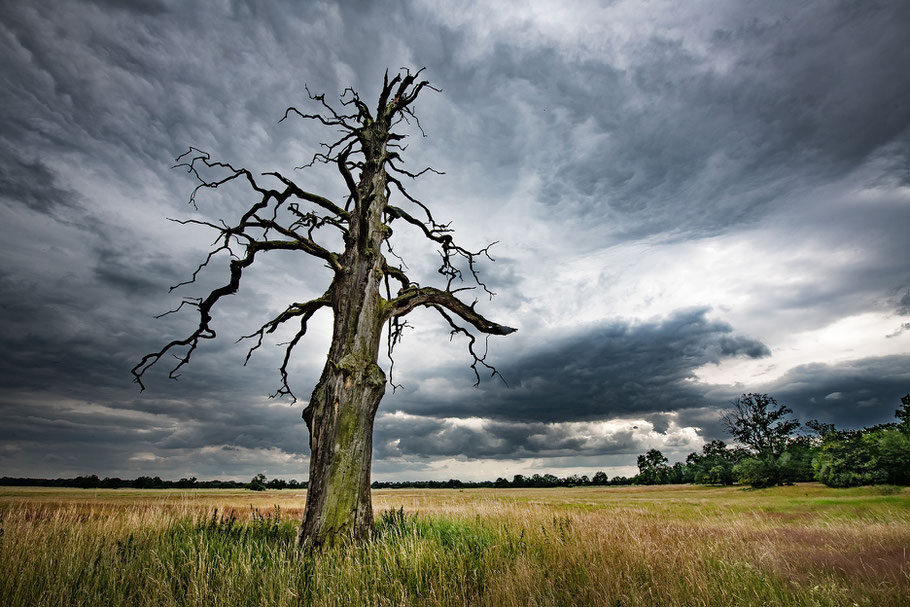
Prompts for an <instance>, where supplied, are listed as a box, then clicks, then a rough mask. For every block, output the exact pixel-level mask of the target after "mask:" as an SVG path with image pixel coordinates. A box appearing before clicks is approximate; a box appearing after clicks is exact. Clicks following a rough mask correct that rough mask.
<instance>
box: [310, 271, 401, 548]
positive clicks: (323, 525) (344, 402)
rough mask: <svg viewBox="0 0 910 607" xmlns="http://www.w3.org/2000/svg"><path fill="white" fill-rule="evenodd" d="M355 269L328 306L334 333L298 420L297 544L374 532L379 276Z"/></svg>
mask: <svg viewBox="0 0 910 607" xmlns="http://www.w3.org/2000/svg"><path fill="white" fill-rule="evenodd" d="M368 261H369V260H362V261H361V263H354V264H352V266H353V267H351V268H350V271H349V273H347V274H346V275H345V277H344V280H343V281H342V282H341V283H340V284H339V285H338V287H339V288H338V289H337V290H336V293H335V302H334V303H333V307H334V309H335V310H334V311H335V330H334V334H333V338H332V347H331V349H330V350H329V356H328V360H327V361H326V365H325V368H324V369H323V372H322V377H321V378H320V380H319V383H318V384H317V385H316V389H315V390H314V391H313V396H312V397H311V398H310V402H309V404H308V405H307V407H306V408H305V409H304V412H303V416H304V419H305V420H306V422H307V426H308V427H309V430H310V478H309V487H308V489H307V500H306V511H305V513H304V520H303V525H302V527H301V529H300V537H299V541H300V542H301V543H302V544H303V545H305V546H321V545H324V544H333V543H335V542H337V541H339V540H340V541H346V540H353V541H357V540H362V539H365V538H367V537H368V536H369V534H370V533H371V532H372V527H373V510H372V501H371V496H370V464H371V461H372V455H373V420H374V418H375V417H376V409H377V408H378V407H379V401H380V400H381V399H382V395H383V394H384V393H385V383H386V377H385V373H383V372H382V369H380V368H379V365H377V364H376V363H377V359H378V355H379V341H380V337H381V333H382V318H383V315H382V305H383V304H382V299H381V298H380V296H379V285H378V274H377V273H376V272H375V271H374V268H373V267H372V265H373V264H371V263H368Z"/></svg>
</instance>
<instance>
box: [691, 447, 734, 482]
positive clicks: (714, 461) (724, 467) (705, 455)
mask: <svg viewBox="0 0 910 607" xmlns="http://www.w3.org/2000/svg"><path fill="white" fill-rule="evenodd" d="M745 455H746V453H745V452H744V451H743V450H742V449H730V448H728V447H727V444H726V443H725V442H724V441H721V440H713V441H711V442H709V443H706V444H705V445H704V446H703V447H702V453H701V454H698V453H691V454H689V456H688V457H687V458H686V464H687V466H688V468H689V470H690V471H691V472H690V474H691V476H692V482H695V483H699V484H702V485H732V484H733V479H734V476H733V468H734V466H736V464H737V463H738V462H739V461H740V460H741V459H743V457H745Z"/></svg>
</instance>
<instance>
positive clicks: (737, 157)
mask: <svg viewBox="0 0 910 607" xmlns="http://www.w3.org/2000/svg"><path fill="white" fill-rule="evenodd" d="M908 22H910V9H908V7H907V6H906V5H905V4H903V3H887V4H880V5H864V7H863V9H857V8H856V7H855V6H853V5H847V4H841V3H832V4H817V3H816V4H812V5H811V6H807V7H805V8H799V7H796V6H795V5H792V4H780V5H778V6H776V7H775V8H774V10H770V11H769V10H766V9H765V7H764V6H763V7H762V8H761V10H760V11H757V12H754V13H753V12H751V9H750V8H749V7H748V6H746V5H741V4H739V5H737V4H728V5H725V7H724V8H723V9H722V10H718V11H717V13H716V14H715V15H712V18H711V20H710V21H709V23H712V24H715V27H716V29H715V30H714V31H713V33H711V34H710V36H709V37H708V40H706V41H705V44H706V48H704V49H702V50H701V51H700V52H698V53H696V52H695V51H693V50H691V49H690V48H689V47H688V45H687V44H686V42H687V40H685V39H682V40H681V39H679V38H677V37H675V35H674V34H668V33H660V32H658V33H654V34H653V35H651V36H650V37H648V38H646V39H642V40H637V41H636V43H635V44H634V46H633V47H632V48H631V49H628V50H627V52H628V55H629V56H628V57H627V59H628V61H629V63H630V65H629V67H626V68H620V67H614V66H611V65H609V64H605V63H602V62H598V61H595V60H584V59H578V58H576V57H574V56H573V55H571V54H568V53H566V54H563V53H560V52H558V50H556V49H552V48H530V49H529V48H528V47H527V46H526V45H523V44H518V43H516V44H514V45H512V44H510V41H509V40H508V39H506V40H503V41H502V42H501V43H498V44H493V45H491V47H490V49H489V51H488V54H487V55H484V57H483V58H484V64H483V66H479V67H478V68H477V69H476V70H474V71H472V72H471V73H470V74H464V75H463V77H465V78H468V79H469V80H468V81H467V82H466V83H463V84H461V85H460V86H459V87H458V90H456V91H454V92H453V93H452V94H453V95H455V96H458V95H463V96H466V97H471V99H472V101H468V102H467V103H475V104H476V103H478V102H479V101H481V99H482V101H481V102H482V103H493V104H495V105H497V106H499V107H512V108H515V109H516V110H517V109H518V108H517V107H516V99H521V101H523V102H525V103H526V104H527V105H529V106H530V107H529V108H528V109H527V111H526V112H525V113H526V114H527V118H529V119H531V120H534V121H535V122H536V123H537V124H536V127H537V129H538V132H539V133H540V134H541V135H542V137H541V139H539V140H537V139H533V137H534V135H533V134H529V131H528V130H527V129H525V127H524V125H523V124H521V123H517V122H515V121H510V120H508V119H503V118H500V119H498V120H497V119H495V118H494V117H493V116H492V115H490V114H484V113H483V112H481V111H478V112H477V114H478V118H477V120H476V131H475V130H472V129H471V128H470V127H469V128H468V129H467V130H464V129H463V130H462V133H463V135H462V137H464V138H465V139H467V138H469V137H474V136H476V135H478V134H479V133H481V132H482V133H483V134H484V136H483V137H482V138H480V137H477V139H478V140H480V139H482V140H484V141H494V142H496V143H497V145H492V146H487V148H486V151H484V150H478V154H480V155H481V156H487V157H488V159H487V160H486V161H487V162H491V163H496V162H505V163H508V162H509V161H510V159H512V158H515V157H517V156H521V155H529V156H530V159H529V161H530V162H531V163H533V165H534V168H535V169H536V171H537V172H538V174H540V175H541V176H542V179H543V182H544V184H543V191H542V197H541V200H542V201H544V202H545V203H546V204H550V205H554V206H556V207H558V208H560V209H563V210H565V211H568V212H569V217H567V218H566V219H567V220H570V221H571V219H572V217H571V216H572V215H581V216H584V217H586V218H587V219H588V220H591V219H594V218H603V219H606V218H609V219H612V220H616V219H620V218H621V222H622V223H621V224H619V225H614V226H612V229H613V230H616V231H618V232H620V233H624V234H626V235H632V234H639V235H640V234H644V233H653V232H655V231H665V230H672V231H674V232H676V233H680V232H681V233H682V234H684V235H687V236H691V235H692V234H712V233H717V232H718V231H719V230H722V229H723V228H724V227H726V226H729V225H731V224H736V223H741V222H743V221H746V220H754V219H755V218H757V217H758V216H759V215H758V214H759V213H761V212H764V211H765V207H766V206H767V205H768V204H770V203H771V202H772V201H774V200H775V199H776V198H778V197H779V196H780V195H781V194H784V193H786V192H788V191H792V190H793V189H794V188H804V187H807V186H810V185H812V184H817V183H821V182H824V181H825V180H828V179H830V178H832V177H833V176H837V175H839V174H841V173H842V172H843V171H844V170H848V169H851V168H853V167H855V166H857V165H858V164H860V163H862V162H863V161H865V160H866V159H868V158H869V157H870V156H872V155H873V154H875V153H876V152H879V151H882V150H885V149H888V150H890V153H891V154H893V155H895V158H894V161H893V162H892V163H891V165H892V166H891V168H890V170H892V171H894V172H895V174H899V175H901V176H903V177H904V178H906V168H905V167H906V165H907V161H908V158H910V130H908V126H907V125H908V124H910V103H908V102H907V99H908V98H910V80H908V79H907V78H906V77H905V75H904V66H905V65H907V64H908V62H910V48H908V46H907V45H906V44H905V43H904V38H905V36H904V31H905V26H906V24H907V23H908ZM899 24H901V25H899ZM453 38H454V41H455V42H454V44H456V46H464V45H467V44H470V43H471V40H470V39H464V40H460V39H459V38H458V37H457V35H456V36H453ZM443 74H446V75H447V72H446V71H443ZM503 74H508V75H509V77H508V78H505V79H504V78H503V77H502V75H503ZM459 75H461V74H459ZM542 75H546V77H542ZM478 90H482V91H484V92H485V94H484V96H483V97H482V98H481V97H476V96H472V95H471V92H473V91H478ZM870 91H875V95H872V96H871V98H870V94H869V92H870ZM560 112H562V114H560ZM559 116H562V118H559ZM461 126H462V127H464V126H465V125H461ZM573 127H583V128H579V129H578V130H574V129H573ZM468 133H470V135H468ZM529 137H531V139H529ZM586 141H590V142H591V143H590V144H589V145H588V146H586V145H585V142H586ZM499 144H501V145H499ZM463 145H466V146H470V143H468V142H464V144H463ZM582 149H583V150H584V154H583V155H582V154H578V153H577V152H576V150H582ZM492 154H495V156H492V157H490V156H491V155H492ZM681 200H685V201H686V204H685V205H681V204H680V201H681Z"/></svg>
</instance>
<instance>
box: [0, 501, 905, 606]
mask: <svg viewBox="0 0 910 607" xmlns="http://www.w3.org/2000/svg"><path fill="white" fill-rule="evenodd" d="M373 501H374V507H375V509H376V512H377V534H376V538H375V540H374V541H373V542H372V543H370V544H368V545H364V546H353V547H340V548H336V549H332V550H327V551H324V552H323V553H321V554H318V555H313V554H303V555H301V554H299V553H297V552H296V550H295V549H294V547H293V539H294V534H295V532H296V527H297V523H298V520H299V517H300V515H301V510H300V507H301V505H302V504H303V492H301V491H295V490H284V491H266V492H261V493H256V492H250V491H245V490H192V491H178V490H171V491H162V490H91V489H89V490H79V489H28V488H0V528H2V533H0V605H4V606H10V607H13V606H19V605H29V606H31V605H35V606H43V605H61V606H62V605H124V606H126V605H130V606H133V605H149V606H151V605H156V606H157V605H199V606H203V605H205V606H218V605H320V606H322V605H516V606H524V605H609V606H625V607H630V606H635V605H654V606H657V605H661V606H667V605H717V606H727V605H756V606H757V605H831V606H843V605H846V606H850V605H868V606H873V605H874V606H879V605H882V606H898V605H910V554H908V549H910V489H899V488H894V487H868V488H865V487H864V488H857V489H843V490H838V489H830V488H826V487H823V486H820V485H816V484H801V485H796V486H792V487H780V488H775V489H765V490H759V491H753V490H746V489H742V488H738V487H737V488H733V487H727V488H708V487H695V486H664V487H605V488H569V489H505V490H502V489H482V490H378V491H374V497H373Z"/></svg>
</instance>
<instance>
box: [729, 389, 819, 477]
mask: <svg viewBox="0 0 910 607" xmlns="http://www.w3.org/2000/svg"><path fill="white" fill-rule="evenodd" d="M791 413H793V411H792V410H791V409H790V408H789V407H785V406H783V405H779V404H778V403H777V401H776V400H775V399H774V397H772V396H769V395H767V394H757V393H749V394H743V395H742V396H740V397H739V398H737V399H736V400H734V401H733V408H732V409H731V410H729V411H727V412H726V413H725V414H724V416H723V418H722V419H723V422H724V426H725V427H726V429H727V431H729V432H730V434H731V435H733V437H734V438H735V439H736V440H738V441H739V442H740V443H742V444H743V445H745V446H746V447H748V448H749V449H751V450H752V452H753V456H752V457H749V458H746V459H743V460H741V461H740V462H739V463H737V464H736V465H735V466H734V467H733V476H734V478H735V479H736V480H738V481H739V482H742V483H748V484H750V485H752V486H753V487H767V486H771V485H780V484H784V483H790V482H793V480H792V479H793V478H796V477H799V476H800V474H801V472H800V471H801V468H800V467H799V466H802V463H803V459H802V458H801V457H795V454H791V455H789V456H787V457H783V455H784V452H785V450H786V449H787V447H788V446H789V445H790V444H791V443H793V441H794V438H795V436H794V433H795V431H796V429H797V428H799V420H797V419H795V418H790V417H789V415H790V414H791Z"/></svg>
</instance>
